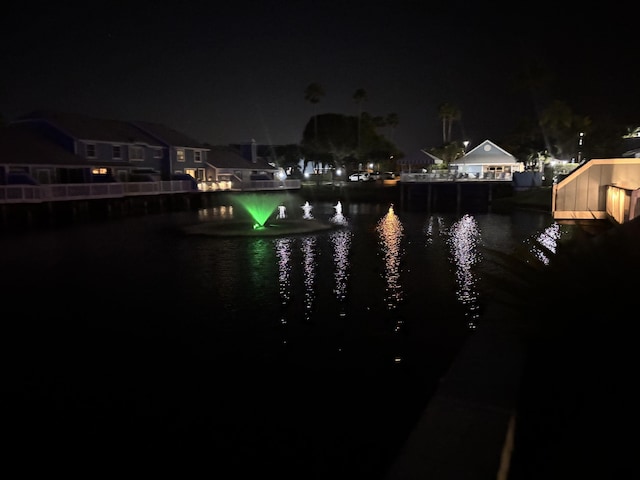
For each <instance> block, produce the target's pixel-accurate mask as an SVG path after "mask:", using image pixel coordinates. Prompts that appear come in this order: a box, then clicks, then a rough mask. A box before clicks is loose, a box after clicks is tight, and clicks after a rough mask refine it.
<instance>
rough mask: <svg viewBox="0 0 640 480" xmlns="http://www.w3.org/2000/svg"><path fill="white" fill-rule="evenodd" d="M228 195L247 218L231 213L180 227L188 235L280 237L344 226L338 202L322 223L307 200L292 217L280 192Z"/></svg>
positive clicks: (344, 221)
mask: <svg viewBox="0 0 640 480" xmlns="http://www.w3.org/2000/svg"><path fill="white" fill-rule="evenodd" d="M231 198H232V201H233V202H234V203H236V204H237V205H239V206H241V207H242V208H243V210H244V212H245V213H248V214H249V218H248V219H247V218H240V215H238V216H237V217H236V216H235V215H234V217H233V219H226V220H219V219H218V220H216V221H209V222H202V223H198V224H195V225H190V226H187V227H184V228H183V229H182V230H183V231H184V232H185V233H188V234H198V235H213V236H281V235H291V234H299V233H312V232H316V231H322V230H328V229H331V228H335V227H336V226H339V225H346V220H345V219H344V217H343V216H342V205H341V204H340V202H338V205H339V207H334V208H336V215H334V216H333V217H332V218H331V219H330V221H329V222H323V221H320V220H318V219H316V218H314V217H313V216H312V215H311V209H312V208H313V207H312V206H311V205H310V204H309V202H306V203H305V204H304V205H303V206H302V209H303V211H304V215H303V216H302V217H301V218H292V216H291V215H288V214H287V208H286V205H285V203H286V202H285V201H284V200H285V197H284V196H282V195H278V194H273V193H253V192H252V193H238V194H234V195H232V197H231ZM274 214H275V215H274Z"/></svg>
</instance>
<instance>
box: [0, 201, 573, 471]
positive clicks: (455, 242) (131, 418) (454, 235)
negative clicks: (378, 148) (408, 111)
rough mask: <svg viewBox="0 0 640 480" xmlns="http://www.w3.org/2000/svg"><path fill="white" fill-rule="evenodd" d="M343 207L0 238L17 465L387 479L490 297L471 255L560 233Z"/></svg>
mask: <svg viewBox="0 0 640 480" xmlns="http://www.w3.org/2000/svg"><path fill="white" fill-rule="evenodd" d="M302 203H303V202H301V204H302ZM296 210H297V208H295V207H294V208H290V209H289V212H290V213H289V215H290V216H299V215H302V210H300V211H296ZM334 213H335V208H334V205H333V204H332V203H327V202H325V203H321V204H318V205H313V215H314V217H315V218H316V219H321V220H325V221H328V220H329V219H330V218H331V217H332V215H333V214H334ZM343 214H344V217H345V218H346V220H347V224H346V225H344V226H341V227H338V228H333V229H331V230H327V231H321V232H317V233H310V234H300V235H292V236H279V237H259V236H255V237H254V236H247V237H229V238H226V237H222V238H219V237H211V236H193V235H185V234H184V233H183V232H182V231H181V229H180V227H182V226H186V225H192V224H194V223H198V222H205V221H206V222H220V221H225V220H227V219H229V218H230V217H233V218H239V217H241V216H242V213H241V212H240V211H239V209H238V208H237V207H236V208H235V209H233V208H232V207H230V206H229V207H227V206H223V207H216V208H210V209H207V210H203V211H200V212H187V213H173V214H162V215H151V216H147V217H141V218H128V219H121V220H112V221H109V222H105V223H99V224H89V225H81V226H80V225H79V226H70V227H66V228H60V229H57V230H49V231H38V232H27V233H20V234H5V235H4V236H3V237H2V238H0V246H1V247H2V260H1V262H0V266H1V268H2V284H1V286H2V295H3V300H4V305H5V314H4V315H3V322H2V340H1V341H2V343H1V345H0V346H1V347H2V352H3V369H4V374H3V390H4V391H5V394H4V395H3V396H4V399H3V402H4V403H5V408H4V412H5V414H4V417H5V422H4V427H3V433H2V435H3V437H5V440H7V441H9V443H10V445H11V449H10V455H9V457H10V458H15V459H21V458H22V457H23V456H26V457H28V458H32V459H33V458H38V459H39V460H38V462H37V465H38V466H42V465H56V466H58V467H60V466H61V465H62V466H63V467H62V468H65V469H66V470H65V471H66V472H67V473H70V472H79V471H82V470H83V469H85V468H88V469H89V470H88V471H89V472H95V471H97V470H102V471H103V470H105V469H106V470H112V469H113V470H114V471H121V469H122V468H127V469H129V470H128V471H132V470H131V469H133V468H135V469H141V470H142V471H144V472H146V473H147V474H148V473H162V472H166V471H168V469H169V468H176V467H177V468H179V469H180V470H181V471H182V472H183V473H184V472H186V471H187V470H191V469H198V470H201V471H202V472H203V475H207V476H209V477H214V478H256V477H258V476H260V477H263V476H264V477H266V476H269V477H273V478H305V479H316V478H317V479H338V478H367V479H376V478H383V477H384V475H385V473H386V471H387V469H388V468H389V466H390V464H391V463H392V462H393V460H394V458H395V456H396V455H397V453H398V451H399V449H400V448H401V447H402V444H403V443H404V441H405V440H406V438H407V436H408V435H409V432H410V431H411V429H412V427H413V426H414V425H415V423H416V421H417V419H418V417H419V415H420V414H421V412H422V410H423V409H424V408H425V406H426V404H427V403H428V401H429V398H430V396H431V395H432V394H433V392H434V390H435V389H436V388H437V385H438V381H439V378H441V377H442V375H443V374H444V373H445V372H446V370H447V368H448V366H449V365H450V363H451V361H452V359H453V358H454V357H455V355H456V353H457V352H458V351H459V349H460V348H461V346H462V345H463V344H464V342H465V340H466V339H467V338H468V336H469V335H473V332H474V327H475V326H477V325H478V324H480V323H481V322H482V312H483V309H484V307H485V306H486V305H487V304H488V303H489V302H491V301H492V299H491V298H490V297H487V296H486V295H485V296H483V294H482V293H481V291H480V289H479V286H478V284H479V282H481V279H482V276H483V274H484V273H486V272H492V273H496V272H495V270H496V269H497V268H498V267H496V265H494V264H491V263H490V262H487V261H486V260H485V259H484V258H483V254H482V252H483V249H485V248H491V249H499V250H502V251H506V252H510V251H513V250H514V249H516V248H517V246H518V245H522V244H523V243H526V242H529V241H530V240H531V239H532V238H536V237H539V236H540V235H541V234H545V235H547V236H549V235H550V238H551V241H553V237H554V235H556V234H558V235H559V233H558V232H559V231H560V230H559V228H558V226H557V225H555V224H554V222H553V221H552V219H551V218H550V215H548V214H544V213H535V212H518V213H513V214H509V215H498V214H491V213H485V214H477V215H465V216H460V215H457V216H455V215H448V216H440V215H431V214H426V213H417V212H411V213H405V212H401V211H396V212H393V211H390V209H389V205H388V204H379V205H377V204H350V205H345V206H344V209H343ZM545 232H546V233H545ZM549 232H552V233H551V234H549ZM554 232H555V233H554ZM29 465H31V466H32V467H33V468H35V467H36V464H33V463H30V464H29ZM30 468H31V467H30Z"/></svg>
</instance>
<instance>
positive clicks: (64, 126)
mask: <svg viewBox="0 0 640 480" xmlns="http://www.w3.org/2000/svg"><path fill="white" fill-rule="evenodd" d="M22 122H47V123H50V124H52V125H54V126H55V127H57V128H58V129H59V130H61V131H62V132H65V133H66V134H67V135H69V136H71V137H73V138H76V139H79V140H83V141H95V142H111V143H135V144H146V145H149V146H157V147H161V146H163V145H162V143H161V142H160V141H159V140H158V139H156V138H154V137H153V136H151V135H149V134H147V133H145V132H144V131H143V130H141V129H140V128H139V127H136V126H135V125H134V124H133V123H131V122H125V121H122V120H110V119H103V118H94V117H89V116H86V115H81V114H77V113H69V112H58V111H50V110H39V111H34V112H31V113H29V114H27V115H25V116H23V117H20V118H19V119H17V120H16V123H22Z"/></svg>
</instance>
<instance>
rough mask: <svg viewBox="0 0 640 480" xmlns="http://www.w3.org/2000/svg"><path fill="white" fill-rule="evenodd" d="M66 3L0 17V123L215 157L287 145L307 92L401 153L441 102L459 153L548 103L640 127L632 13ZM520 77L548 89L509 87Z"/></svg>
mask: <svg viewBox="0 0 640 480" xmlns="http://www.w3.org/2000/svg"><path fill="white" fill-rule="evenodd" d="M68 3H69V2H64V5H60V4H59V3H58V2H47V3H43V4H42V5H38V4H37V3H34V2H15V1H12V0H10V1H9V4H8V6H7V5H6V4H5V6H4V7H3V12H2V19H1V20H0V22H2V33H1V34H2V42H1V44H0V51H1V59H2V65H3V68H2V75H1V79H0V85H1V87H2V88H1V89H0V114H1V115H2V117H3V118H4V119H5V120H13V119H15V118H16V117H18V116H20V115H23V114H26V113H28V112H30V111H32V110H37V109H56V110H63V111H71V112H77V113H83V114H87V115H91V116H97V117H104V118H112V119H120V120H144V121H151V122H159V123H163V124H165V125H167V126H169V127H172V128H175V129H177V130H180V131H182V132H184V133H186V134H188V135H190V136H191V137H193V138H194V139H196V140H199V141H201V142H206V143H210V144H215V145H226V144H231V143H240V142H245V141H248V140H250V139H252V138H253V139H255V140H256V141H257V142H258V143H261V144H288V143H299V142H300V140H301V138H302V133H303V130H304V127H305V124H306V123H307V121H308V120H309V119H310V117H311V116H312V115H313V114H314V113H315V112H316V110H314V107H313V106H312V105H311V104H310V103H309V102H308V101H306V100H305V98H304V92H305V89H306V87H307V86H308V85H309V84H310V83H313V82H316V83H319V84H320V85H322V86H323V88H324V90H325V93H326V95H325V96H324V97H323V98H322V99H321V100H320V102H319V103H318V104H317V112H318V113H329V112H331V113H342V114H348V115H357V112H358V107H357V105H356V103H355V101H354V100H353V94H354V92H355V91H356V90H357V89H359V88H363V89H365V90H366V92H367V95H368V99H367V101H366V102H365V103H364V104H363V106H362V108H363V110H364V111H367V112H369V113H370V114H371V115H374V116H383V117H384V116H386V115H387V114H389V113H395V114H397V115H398V117H399V125H398V126H397V128H396V129H395V132H394V134H393V137H392V140H393V141H394V142H395V143H396V144H397V145H398V147H399V148H400V149H401V150H403V151H404V152H405V153H407V154H410V153H412V152H413V151H415V150H417V149H419V148H425V147H426V148H430V147H432V146H436V145H438V144H439V143H441V142H442V129H441V122H440V119H439V118H438V106H439V105H440V104H441V103H444V102H448V103H451V104H454V105H455V106H457V107H458V108H459V110H460V111H461V114H462V117H461V122H460V124H459V125H458V126H456V128H455V129H454V131H453V139H454V140H455V139H459V140H463V139H466V140H470V141H471V147H473V146H474V145H476V144H478V143H480V142H482V141H483V140H485V139H490V140H492V141H494V142H497V143H498V144H499V143H500V140H501V139H503V138H505V137H506V136H508V135H509V133H510V132H511V131H512V130H513V129H514V128H515V126H516V125H517V123H518V122H519V120H520V119H521V118H528V119H530V120H531V119H532V118H535V117H536V109H537V108H539V106H540V105H544V103H545V102H547V101H549V100H552V99H556V98H557V99H561V100H565V101H567V102H568V103H569V105H570V106H571V107H572V109H573V110H574V112H575V113H577V114H581V115H589V116H593V117H595V116H605V117H607V116H608V117H611V118H615V119H618V120H619V121H621V122H629V123H634V122H635V123H640V113H639V112H640V108H639V107H640V100H639V98H640V97H639V91H640V88H639V86H640V84H639V83H638V79H639V78H640V75H639V73H640V67H639V65H640V62H638V61H637V47H638V37H637V33H635V32H634V30H637V27H636V26H635V25H633V22H634V21H635V16H636V15H635V13H636V10H637V7H635V6H632V7H631V8H632V9H633V10H625V8H624V6H622V5H621V4H620V3H618V2H604V3H605V5H604V6H598V7H597V9H596V10H594V9H593V7H591V9H588V10H587V9H586V4H585V6H584V10H574V9H575V8H576V7H575V6H571V7H568V6H567V7H565V6H561V4H560V3H556V6H555V7H554V6H552V4H549V5H547V4H545V3H528V4H523V3H514V4H513V6H512V7H511V8H507V9H506V10H505V6H502V7H497V6H492V4H490V3H487V2H482V3H480V2H478V4H472V5H469V4H468V3H469V2H467V3H465V2H455V1H450V2H424V1H421V2H409V1H399V0H397V1H393V2H387V1H380V2H359V1H357V2H349V1H342V2H332V1H323V2H320V1H306V0H301V1H288V0H283V1H279V2H266V1H255V2H249V1H234V2H229V4H228V5H216V6H214V3H218V2H207V3H204V2H179V3H178V2H170V1H169V2H106V1H93V2H82V3H77V4H75V3H73V2H71V5H69V4H68ZM445 3H446V5H439V4H445ZM73 5H76V6H73ZM202 5H205V6H202ZM577 5H578V7H580V4H577ZM609 5H611V7H610V6H609ZM613 5H615V10H614V9H613ZM569 9H572V11H567V10H569ZM525 71H529V72H545V77H546V78H548V79H549V82H547V83H545V84H544V87H543V88H539V89H536V90H535V91H534V90H532V89H531V88H530V87H524V86H523V85H525V84H524V83H523V82H522V81H520V80H519V79H522V78H524V77H523V72H525ZM534 77H535V78H539V76H538V75H534ZM529 78H533V77H531V76H530V77H529ZM518 85H520V86H518ZM529 85H530V84H529Z"/></svg>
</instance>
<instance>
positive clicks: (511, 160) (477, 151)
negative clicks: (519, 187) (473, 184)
mask: <svg viewBox="0 0 640 480" xmlns="http://www.w3.org/2000/svg"><path fill="white" fill-rule="evenodd" d="M449 166H450V168H452V169H456V170H457V173H458V176H459V177H465V178H477V179H495V180H511V179H512V176H513V174H514V173H516V172H522V171H524V164H523V163H522V162H518V160H517V159H516V158H515V157H514V156H513V155H511V154H510V153H509V152H507V151H505V150H504V149H502V148H500V147H499V146H498V145H496V144H495V143H493V142H492V141H490V140H485V141H484V142H482V143H480V144H479V145H478V146H477V147H475V148H473V149H472V150H470V151H469V153H467V154H465V155H463V156H462V157H460V158H459V159H457V160H455V161H454V162H451V163H450V164H449Z"/></svg>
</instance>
